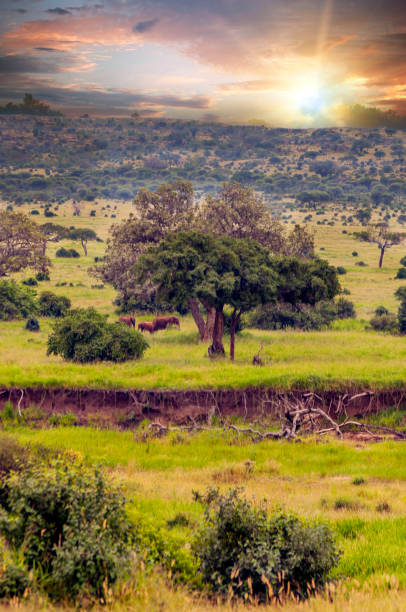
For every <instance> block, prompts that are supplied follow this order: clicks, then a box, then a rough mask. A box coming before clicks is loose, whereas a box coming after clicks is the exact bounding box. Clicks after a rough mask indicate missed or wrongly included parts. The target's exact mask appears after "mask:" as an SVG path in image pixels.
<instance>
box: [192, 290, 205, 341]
mask: <svg viewBox="0 0 406 612" xmlns="http://www.w3.org/2000/svg"><path fill="white" fill-rule="evenodd" d="M189 307H190V312H191V313H192V317H193V319H194V321H195V323H196V325H197V329H198V330H199V334H200V340H204V336H205V332H206V324H205V322H204V319H203V317H202V315H201V314H200V310H199V305H198V303H197V300H196V298H189Z"/></svg>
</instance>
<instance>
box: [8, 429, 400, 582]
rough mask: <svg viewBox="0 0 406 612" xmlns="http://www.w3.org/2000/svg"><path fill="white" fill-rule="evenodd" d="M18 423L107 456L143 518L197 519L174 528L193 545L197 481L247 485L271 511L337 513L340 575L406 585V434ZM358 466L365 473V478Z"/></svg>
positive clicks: (23, 434)
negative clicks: (363, 437) (264, 433)
mask: <svg viewBox="0 0 406 612" xmlns="http://www.w3.org/2000/svg"><path fill="white" fill-rule="evenodd" d="M8 432H9V433H10V434H11V435H13V436H14V437H16V438H17V439H18V440H19V441H21V442H24V443H29V444H31V445H34V446H36V445H41V446H42V447H46V448H49V449H52V450H54V451H56V450H57V451H63V450H64V449H69V450H70V451H73V452H75V453H78V455H79V456H80V457H82V458H83V459H84V460H85V461H86V462H87V463H89V464H99V465H102V466H104V469H105V470H107V472H108V473H109V474H110V476H111V477H112V478H113V479H114V481H115V482H117V483H119V484H120V485H121V486H122V487H123V488H124V490H125V491H126V493H127V495H128V496H129V498H130V500H131V502H130V505H129V513H130V516H131V517H132V518H133V520H135V521H136V520H138V518H140V517H142V519H143V520H146V521H148V522H150V523H151V524H152V525H155V526H156V527H162V528H164V529H165V530H166V529H167V521H168V520H169V521H170V520H173V519H174V518H175V517H176V516H177V515H178V514H183V515H184V516H185V517H186V518H187V519H188V522H189V525H187V526H176V527H174V528H172V529H170V533H171V534H172V536H173V537H176V538H177V539H178V541H179V545H180V546H186V547H187V542H188V541H189V540H190V538H191V536H192V535H193V533H194V531H195V529H196V527H197V525H198V524H199V521H200V520H201V516H202V507H201V506H200V504H198V503H196V502H194V501H193V495H192V491H193V490H199V491H204V490H205V488H206V487H208V486H220V488H222V489H228V488H229V487H230V486H242V487H243V488H244V490H245V494H246V495H247V496H248V497H249V498H251V499H253V500H254V503H257V501H259V500H263V499H264V498H265V499H266V506H267V508H268V509H269V511H272V509H274V508H276V507H282V508H285V509H287V510H291V511H294V512H295V513H298V514H299V515H301V516H303V517H305V518H309V519H315V518H317V519H320V520H324V521H327V522H328V523H329V524H330V525H331V526H332V527H333V528H334V529H335V531H336V532H337V534H338V538H339V545H340V547H341V548H342V550H343V556H342V559H341V561H340V564H339V566H338V568H337V571H336V575H337V576H343V577H345V578H346V579H356V580H358V581H359V582H363V581H365V580H371V579H373V580H381V581H382V580H385V579H386V577H387V576H391V575H393V576H394V577H395V579H396V582H397V584H398V586H400V587H402V588H405V587H406V556H405V554H404V542H405V539H406V524H405V521H404V504H405V501H406V467H405V466H406V446H405V445H402V444H400V443H395V442H383V443H378V444H374V445H370V446H367V445H359V444H357V445H354V444H353V443H351V442H345V441H344V442H342V441H330V440H327V441H325V442H323V443H316V442H314V441H308V442H306V443H302V444H292V443H287V442H274V441H266V442H262V443H259V444H253V443H248V442H245V443H241V442H240V443H231V442H232V436H230V435H228V434H227V435H226V436H224V435H222V434H220V433H215V432H202V433H199V434H196V435H193V436H187V437H186V436H185V438H184V440H183V443H182V442H181V443H179V440H178V439H177V438H175V436H169V437H167V438H163V439H158V440H156V439H155V440H150V441H148V442H140V441H139V439H138V436H137V435H134V433H133V432H118V431H100V430H95V429H90V428H75V427H59V428H54V429H51V430H31V429H28V428H8ZM234 442H235V439H234ZM248 460H249V461H251V462H253V466H252V469H250V470H247V467H246V465H245V462H246V461H248ZM355 476H356V477H358V479H360V477H361V476H362V477H363V479H364V482H362V483H361V484H359V485H355V484H354V477H355ZM383 501H388V502H389V505H390V509H389V511H388V512H385V513H382V512H380V511H379V510H378V509H377V508H378V505H379V504H380V503H382V502H383ZM344 502H345V503H344Z"/></svg>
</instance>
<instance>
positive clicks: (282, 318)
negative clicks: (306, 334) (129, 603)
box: [247, 300, 337, 331]
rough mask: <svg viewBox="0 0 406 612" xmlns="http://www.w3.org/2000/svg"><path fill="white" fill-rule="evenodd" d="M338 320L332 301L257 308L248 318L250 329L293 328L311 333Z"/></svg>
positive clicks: (271, 305) (335, 307)
mask: <svg viewBox="0 0 406 612" xmlns="http://www.w3.org/2000/svg"><path fill="white" fill-rule="evenodd" d="M336 318H337V305H336V303H335V302H334V301H332V300H325V301H321V302H317V303H316V304H315V305H314V306H309V305H308V304H296V305H295V306H292V304H288V303H286V302H278V303H277V304H265V305H264V306H259V307H258V308H255V309H254V310H253V311H252V312H251V313H250V314H249V315H248V316H247V320H248V324H249V325H250V327H257V328H259V329H285V328H287V327H293V328H296V329H303V330H305V331H309V330H312V329H322V328H323V327H327V326H328V325H330V323H331V322H332V321H334V319H336Z"/></svg>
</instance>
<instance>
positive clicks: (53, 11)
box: [46, 7, 72, 15]
mask: <svg viewBox="0 0 406 612" xmlns="http://www.w3.org/2000/svg"><path fill="white" fill-rule="evenodd" d="M46 13H51V14H53V15H72V13H71V12H70V11H67V10H66V9H63V8H59V7H56V8H52V9H47V10H46Z"/></svg>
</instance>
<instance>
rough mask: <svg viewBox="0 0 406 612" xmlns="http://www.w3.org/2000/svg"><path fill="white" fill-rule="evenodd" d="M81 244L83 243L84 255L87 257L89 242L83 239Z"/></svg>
mask: <svg viewBox="0 0 406 612" xmlns="http://www.w3.org/2000/svg"><path fill="white" fill-rule="evenodd" d="M81 242H82V247H83V251H84V253H85V255H86V257H87V246H86V245H87V240H83V239H82V240H81Z"/></svg>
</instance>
